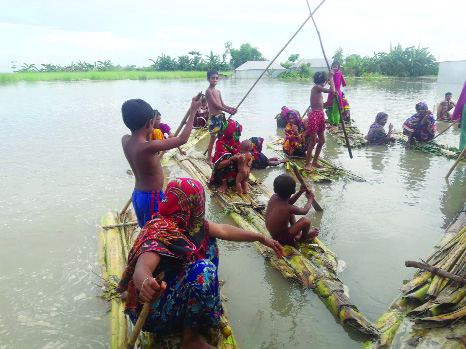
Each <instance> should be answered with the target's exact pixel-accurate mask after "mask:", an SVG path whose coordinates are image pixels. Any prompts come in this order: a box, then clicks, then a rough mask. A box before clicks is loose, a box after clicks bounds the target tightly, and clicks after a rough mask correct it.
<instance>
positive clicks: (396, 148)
mask: <svg viewBox="0 0 466 349" xmlns="http://www.w3.org/2000/svg"><path fill="white" fill-rule="evenodd" d="M253 82H254V81H252V80H236V81H235V80H221V81H220V82H219V85H218V88H219V89H220V90H221V91H222V95H223V100H224V101H225V103H226V104H228V105H233V106H236V104H237V103H238V102H239V101H240V100H241V98H242V97H243V96H244V95H245V93H246V92H247V90H248V89H249V88H250V86H251V85H252V83H253ZM206 87H207V82H206V81H205V80H176V81H155V80H153V81H110V82H107V81H105V82H91V81H85V82H36V83H26V82H22V83H15V84H9V85H0V121H1V124H2V127H1V128H0V162H1V169H0V178H1V188H0V189H1V195H0V309H1V311H0V348H2V349H3V348H57V347H58V348H69V347H75V348H86V347H87V348H105V347H108V345H109V344H108V343H109V322H108V320H109V318H108V315H107V307H106V304H105V302H104V301H102V300H100V299H99V298H97V296H98V295H99V294H100V293H101V288H100V285H101V284H102V282H101V280H100V279H99V277H98V275H99V274H100V270H99V266H98V264H97V252H98V250H97V248H98V241H97V234H98V230H99V228H98V227H97V224H98V223H99V220H100V217H101V216H102V215H103V214H104V213H106V212H108V211H111V210H121V209H122V208H123V206H124V204H125V203H126V201H127V200H128V198H129V197H130V195H131V192H132V188H133V185H134V178H132V177H130V176H129V175H127V173H126V171H127V169H129V166H128V164H127V162H126V160H125V158H124V155H123V152H122V149H121V143H120V140H121V137H122V135H124V134H126V133H127V129H126V128H125V126H124V124H123V122H122V120H121V112H120V108H121V104H122V103H123V102H124V101H125V100H127V99H130V98H142V99H144V100H146V101H148V102H149V103H150V104H151V105H152V107H153V108H157V109H158V110H159V111H160V112H161V113H162V122H166V123H168V124H170V125H171V126H172V128H175V129H176V127H177V125H178V123H179V121H180V120H181V118H182V117H183V115H184V114H185V112H186V110H187V108H188V107H189V103H190V98H191V97H192V96H193V95H195V94H196V93H197V92H199V91H201V90H205V88H206ZM311 87H312V85H310V84H309V83H308V82H306V83H300V82H282V81H276V80H273V81H261V82H259V84H258V85H257V86H256V88H255V89H254V90H253V91H252V92H251V94H250V95H249V97H248V98H247V99H246V100H245V102H244V103H243V104H242V105H241V108H240V110H239V112H238V114H237V116H236V119H237V120H238V121H239V122H240V123H241V124H242V125H243V137H251V136H261V137H264V138H266V140H267V138H268V136H270V135H281V134H282V132H283V130H277V129H276V125H275V122H274V120H273V117H274V116H275V115H276V114H277V113H278V112H279V111H280V108H281V107H282V106H283V105H286V106H289V107H292V108H297V109H298V110H300V111H304V109H306V107H307V105H308V102H309V93H310V89H311ZM461 87H462V86H460V85H440V84H437V83H436V82H435V80H432V79H419V80H413V79H406V80H402V79H395V80H391V79H383V80H377V81H367V80H359V79H353V80H349V81H348V86H347V87H346V88H345V93H346V95H347V98H348V100H349V103H350V106H351V115H352V117H353V119H354V120H356V124H357V126H358V127H359V128H360V129H361V130H362V131H363V132H364V133H365V132H367V129H368V127H369V125H370V124H371V123H372V122H373V119H374V118H375V115H376V114H377V113H378V112H379V111H385V112H387V113H388V114H389V122H392V123H393V124H394V126H395V128H396V129H400V128H401V124H402V122H403V121H404V120H405V119H406V118H407V117H408V116H410V115H412V114H414V105H415V104H416V103H417V102H419V101H426V102H427V103H428V105H429V107H430V108H431V109H432V107H433V104H434V102H438V101H440V100H441V99H443V95H444V93H445V92H447V91H450V92H452V93H453V97H454V99H455V100H456V98H457V97H458V95H459V93H460V90H461ZM445 127H446V125H445V124H441V125H438V128H439V130H442V129H444V128H445ZM439 141H440V142H443V143H445V144H448V145H451V146H455V147H458V142H459V130H458V129H457V128H456V127H454V128H451V129H450V130H448V131H447V132H446V133H445V134H444V135H442V136H441V137H439ZM206 145H207V144H206V142H205V141H204V142H202V143H201V144H199V146H198V147H197V149H199V150H202V151H203V150H204V149H205V148H206ZM265 153H266V154H267V155H272V154H273V152H272V151H270V150H269V149H267V150H265ZM353 155H354V158H353V159H350V158H349V156H348V152H347V149H346V148H343V147H340V146H338V145H337V144H336V142H335V141H333V140H332V139H331V138H330V137H328V138H327V143H326V144H325V147H324V150H323V153H322V156H323V157H324V158H325V159H327V160H329V161H331V162H333V163H334V164H336V165H339V166H342V167H343V168H345V169H347V170H350V171H352V172H353V173H355V174H357V175H359V176H361V177H363V178H365V179H366V181H365V182H352V181H345V180H343V181H339V182H333V183H330V184H319V185H314V186H313V190H314V191H315V193H316V200H317V201H318V202H319V203H320V205H321V206H322V207H323V208H324V212H323V213H316V212H315V211H310V213H309V214H308V216H309V217H310V219H311V220H312V222H313V224H314V225H315V226H318V227H319V228H320V231H321V235H320V237H321V239H322V241H323V242H324V243H325V244H327V246H328V247H329V248H330V249H331V250H333V251H334V252H335V253H337V254H338V256H339V258H340V259H342V260H344V261H345V262H346V264H347V268H346V270H345V271H344V272H343V273H341V274H340V275H339V277H340V278H341V280H342V281H343V282H344V283H345V284H346V285H347V286H348V287H349V290H350V298H351V299H352V300H353V301H354V303H355V304H356V305H357V306H358V308H359V310H360V311H361V313H362V314H364V315H365V316H366V317H367V318H368V319H369V320H370V321H373V322H374V321H376V320H377V319H378V318H379V316H380V315H381V314H382V313H383V312H384V311H385V310H386V309H387V307H388V306H389V304H390V303H391V301H392V300H393V299H394V298H395V297H396V296H397V295H398V288H399V287H400V286H401V285H402V284H403V280H405V279H408V278H410V277H411V276H412V275H413V272H414V270H412V269H407V268H405V267H404V261H405V260H408V259H411V260H416V259H419V258H425V257H426V256H427V255H428V254H429V252H430V251H431V249H432V246H433V245H434V244H435V243H436V242H437V241H438V240H439V239H440V238H441V236H442V234H443V231H444V228H445V227H446V226H447V225H448V224H449V223H450V222H451V221H452V219H453V218H454V216H455V214H456V213H457V212H458V211H459V210H460V209H461V207H462V206H463V204H464V202H465V198H466V185H465V181H466V179H465V178H466V177H465V173H466V166H465V165H459V166H458V167H457V169H456V170H455V171H454V172H453V173H452V174H451V176H450V179H449V181H446V180H445V178H444V177H445V175H446V173H447V172H448V170H449V169H450V167H451V166H452V165H453V160H448V159H446V158H443V157H439V156H435V155H430V154H425V153H421V152H417V151H414V150H405V149H404V148H403V147H402V146H401V145H392V146H377V147H369V148H362V149H354V150H353ZM167 172H168V173H169V176H170V177H174V176H179V175H184V174H183V171H182V170H181V169H179V168H176V167H171V168H169V169H168V171H167ZM281 173H284V169H283V168H282V167H276V168H269V169H266V170H260V171H254V175H255V176H256V177H258V178H260V179H262V180H263V181H264V183H265V184H266V186H267V187H268V188H269V190H270V191H272V182H273V179H274V178H275V177H276V176H277V175H279V174H281ZM297 204H298V205H304V202H303V201H298V203H297ZM208 218H209V219H211V220H213V221H216V222H229V220H228V217H225V216H223V215H222V214H221V213H220V212H219V209H218V207H217V205H216V203H215V201H214V200H212V201H209V203H208ZM220 248H221V250H220V254H221V257H220V271H219V274H220V279H222V280H226V285H225V288H224V292H225V294H226V296H227V297H228V302H227V303H226V308H227V311H228V314H229V319H230V321H231V324H232V328H233V331H234V333H235V335H236V339H237V340H238V342H239V345H240V347H241V348H309V347H312V348H342V347H345V348H360V347H361V346H362V344H363V342H364V340H365V338H364V337H362V336H360V335H358V334H357V333H355V332H353V331H351V330H347V329H345V328H344V327H343V326H342V325H340V324H339V322H338V320H337V319H336V318H335V317H334V316H333V315H332V314H331V313H330V311H329V310H328V309H327V308H326V307H325V305H324V304H323V303H322V302H321V301H320V300H319V298H318V297H317V295H316V294H314V293H313V292H312V291H310V290H305V289H302V288H301V287H300V286H299V285H296V284H292V283H290V282H288V281H287V280H285V279H284V278H283V277H282V276H281V274H279V272H277V271H276V270H275V269H273V268H272V267H271V266H269V265H268V264H267V262H265V261H264V259H263V258H262V257H261V256H260V255H259V254H258V252H257V251H256V249H255V248H254V246H253V245H252V244H249V243H221V246H220ZM96 274H97V275H96Z"/></svg>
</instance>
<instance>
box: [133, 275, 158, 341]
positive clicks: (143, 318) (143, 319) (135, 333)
mask: <svg viewBox="0 0 466 349" xmlns="http://www.w3.org/2000/svg"><path fill="white" fill-rule="evenodd" d="M164 276H165V274H164V272H163V271H162V272H161V273H160V274H159V275H157V277H156V278H155V281H157V283H158V284H160V283H161V282H162V280H163V278H164ZM151 305H152V304H151V303H149V302H146V303H144V306H143V307H142V310H141V313H140V314H139V317H138V321H136V325H134V329H133V333H131V337H130V338H129V340H128V343H127V344H126V348H127V349H133V348H134V344H136V340H137V339H138V336H139V333H140V332H141V330H142V326H143V325H144V323H145V322H146V319H147V315H149V311H150V308H151Z"/></svg>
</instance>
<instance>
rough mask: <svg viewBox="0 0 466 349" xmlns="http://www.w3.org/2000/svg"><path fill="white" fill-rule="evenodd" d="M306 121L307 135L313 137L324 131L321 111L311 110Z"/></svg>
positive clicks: (322, 112)
mask: <svg viewBox="0 0 466 349" xmlns="http://www.w3.org/2000/svg"><path fill="white" fill-rule="evenodd" d="M308 115H309V118H308V121H307V133H308V134H310V135H315V134H317V133H320V132H324V131H325V113H324V111H323V110H313V111H311V112H309V114H308Z"/></svg>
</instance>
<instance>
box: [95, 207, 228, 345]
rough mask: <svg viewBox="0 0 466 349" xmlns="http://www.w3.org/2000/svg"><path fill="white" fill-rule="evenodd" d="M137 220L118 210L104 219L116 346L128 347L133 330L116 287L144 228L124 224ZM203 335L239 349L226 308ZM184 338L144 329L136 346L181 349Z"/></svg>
mask: <svg viewBox="0 0 466 349" xmlns="http://www.w3.org/2000/svg"><path fill="white" fill-rule="evenodd" d="M135 220H136V217H135V215H134V213H133V212H132V211H127V212H126V213H125V214H124V216H122V217H121V216H120V215H119V214H118V213H116V212H110V213H107V214H105V215H104V216H103V217H102V219H101V226H102V230H101V231H100V232H99V244H100V246H99V264H100V267H101V270H102V279H103V280H104V283H105V287H106V291H105V293H104V295H102V298H103V299H106V300H108V301H110V331H111V333H110V336H111V338H110V347H111V348H113V349H120V348H125V347H126V343H127V341H128V339H129V337H130V335H131V332H132V329H133V324H132V323H131V321H130V320H129V318H127V317H126V315H125V314H124V313H123V311H124V308H125V301H124V299H123V298H124V297H123V298H122V295H121V294H120V293H118V292H116V287H117V285H118V282H119V278H120V277H121V275H122V274H123V271H124V270H125V268H126V264H127V256H128V252H129V250H130V249H131V247H132V245H133V242H134V240H135V238H136V237H137V234H138V233H139V231H140V230H139V226H137V225H134V224H124V223H128V222H134V221H135ZM222 303H223V302H222ZM203 336H204V339H205V341H206V342H208V343H210V344H211V345H214V346H216V347H217V348H222V349H235V348H236V342H235V339H234V336H233V335H232V331H231V327H230V325H229V323H228V318H227V315H226V312H225V309H224V313H223V315H222V317H221V320H220V328H211V329H208V330H206V331H205V333H203ZM181 339H182V334H181V332H179V333H178V332H175V333H168V334H164V335H158V336H157V338H155V336H154V335H153V334H151V333H147V332H141V333H140V334H139V337H138V341H137V342H136V347H138V348H154V347H155V348H164V349H165V348H167V349H168V348H170V349H172V348H180V347H181Z"/></svg>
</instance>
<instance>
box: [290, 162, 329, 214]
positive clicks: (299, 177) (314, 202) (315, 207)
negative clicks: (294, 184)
mask: <svg viewBox="0 0 466 349" xmlns="http://www.w3.org/2000/svg"><path fill="white" fill-rule="evenodd" d="M291 167H293V171H294V174H295V175H296V178H298V180H299V183H301V185H302V186H303V187H304V188H306V191H307V192H308V193H309V190H308V189H307V185H306V183H305V182H304V179H303V177H302V176H301V173H299V170H298V167H297V166H296V164H295V163H292V164H291ZM312 207H314V210H316V211H319V212H322V211H323V209H322V207H320V205H319V204H318V203H317V201H316V200H315V199H312Z"/></svg>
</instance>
